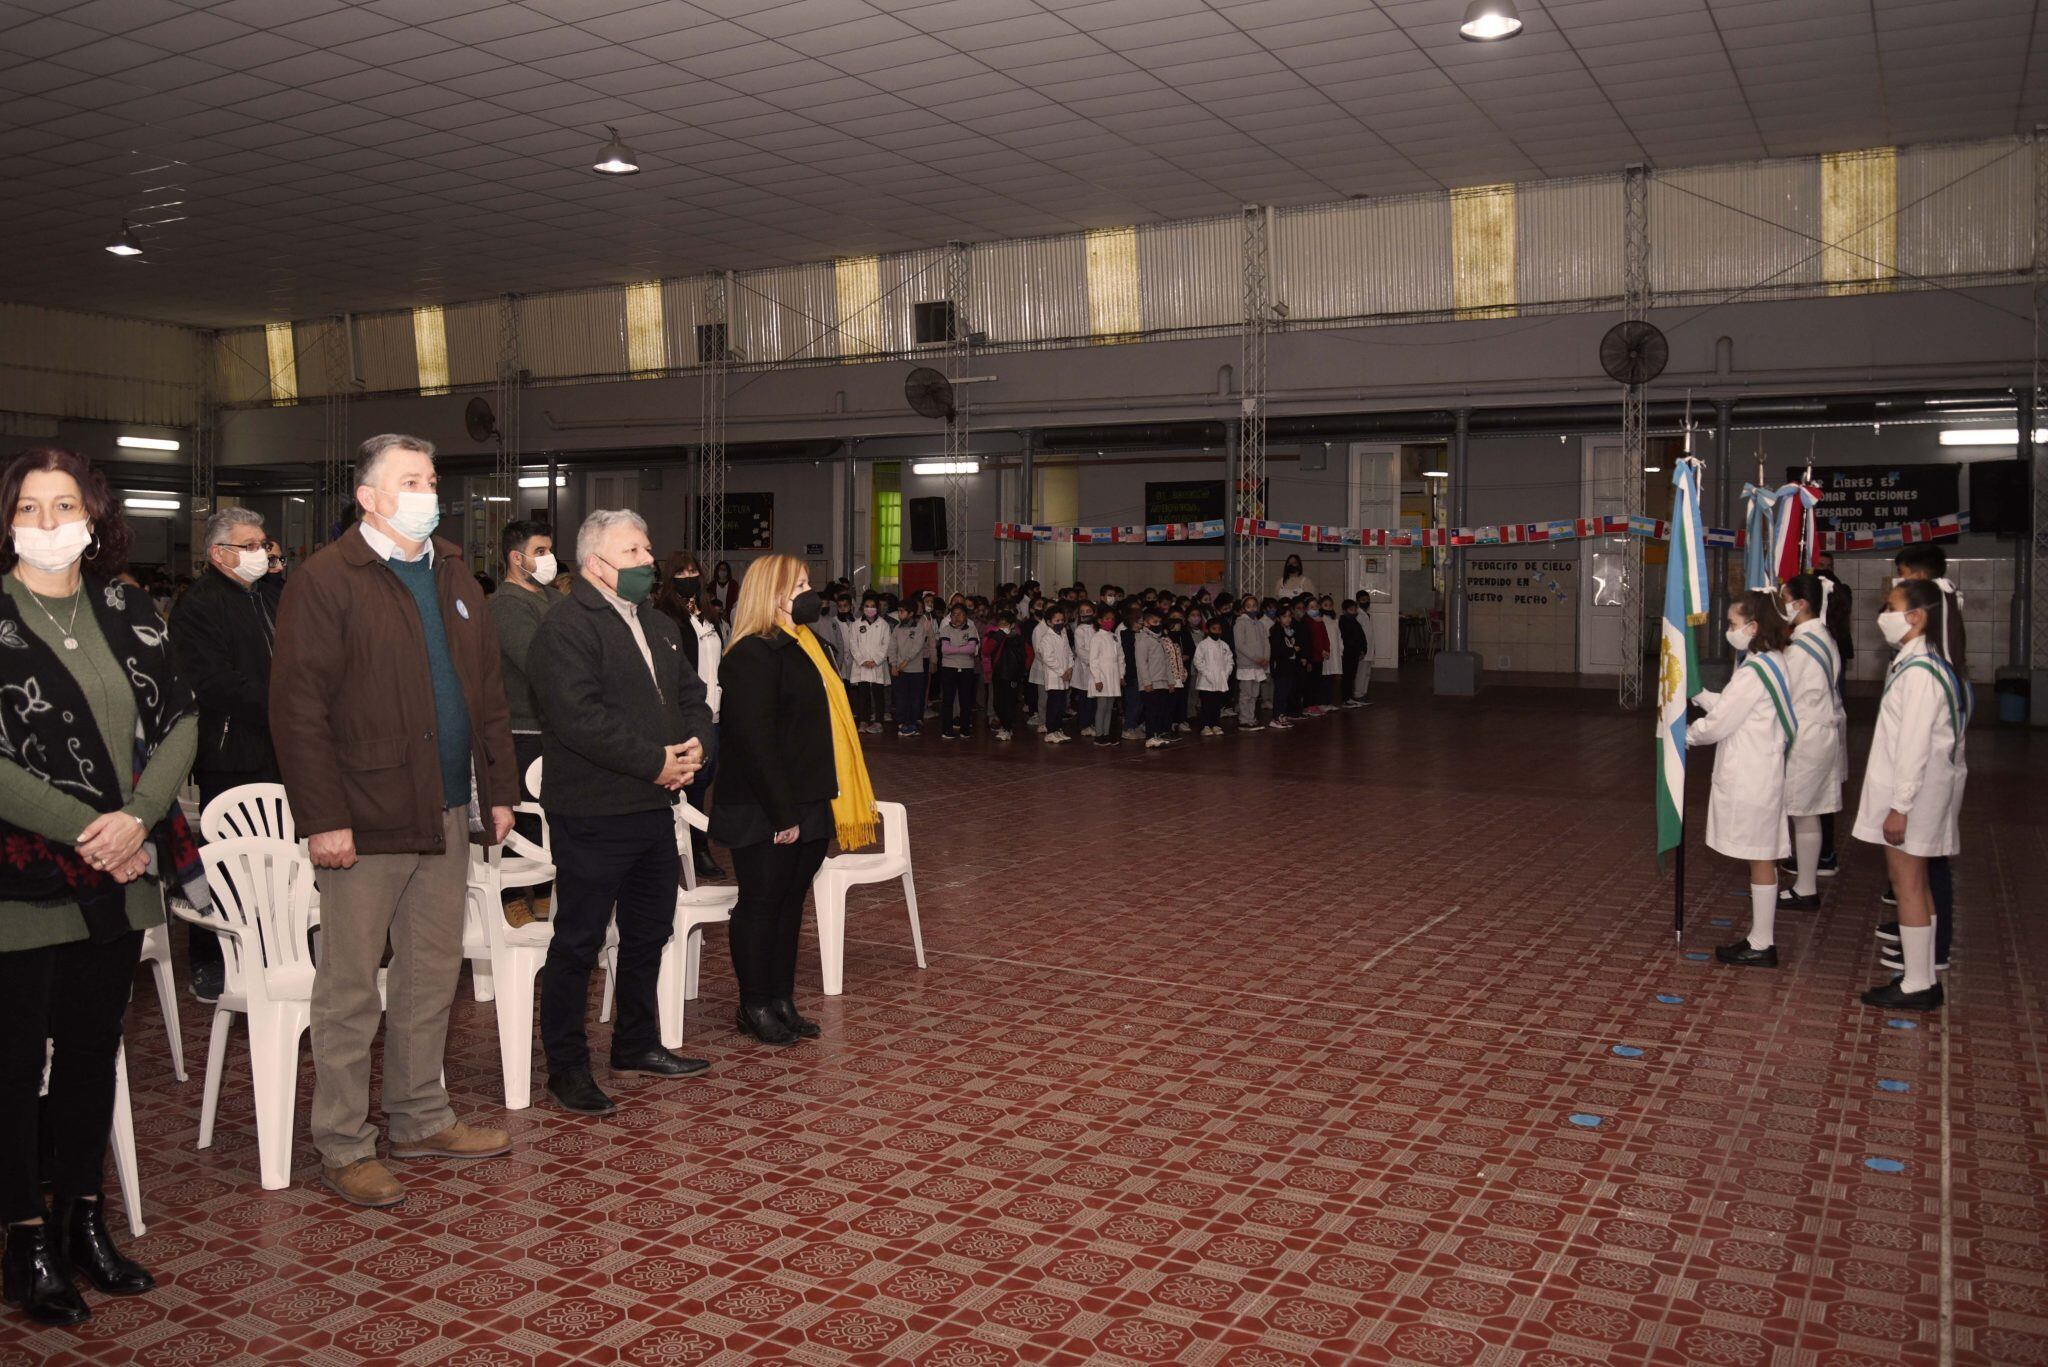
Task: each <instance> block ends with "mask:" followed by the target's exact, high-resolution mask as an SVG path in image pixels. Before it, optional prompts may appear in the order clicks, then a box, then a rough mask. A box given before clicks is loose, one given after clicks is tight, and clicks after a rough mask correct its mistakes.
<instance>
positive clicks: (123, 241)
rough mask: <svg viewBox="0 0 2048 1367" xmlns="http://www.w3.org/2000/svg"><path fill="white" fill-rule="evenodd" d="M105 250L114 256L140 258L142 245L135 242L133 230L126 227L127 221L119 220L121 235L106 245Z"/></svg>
mask: <svg viewBox="0 0 2048 1367" xmlns="http://www.w3.org/2000/svg"><path fill="white" fill-rule="evenodd" d="M107 250H108V251H110V252H112V253H113V254H114V255H116V256H140V255H142V244H141V243H140V242H137V241H136V240H135V230H134V229H133V228H131V227H129V226H128V220H127V219H125V218H124V219H122V220H121V235H120V236H119V237H117V238H115V239H114V240H113V241H112V242H109V243H108V244H107Z"/></svg>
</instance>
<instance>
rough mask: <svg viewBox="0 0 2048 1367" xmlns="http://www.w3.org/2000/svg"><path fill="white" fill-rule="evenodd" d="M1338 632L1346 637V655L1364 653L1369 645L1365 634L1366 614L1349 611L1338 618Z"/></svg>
mask: <svg viewBox="0 0 2048 1367" xmlns="http://www.w3.org/2000/svg"><path fill="white" fill-rule="evenodd" d="M1337 634H1338V635H1339V636H1341V637H1342V638H1343V639H1344V653H1345V654H1346V655H1363V654H1365V652H1366V650H1367V649H1368V647H1369V642H1368V641H1367V639H1366V635H1365V615H1364V614H1363V613H1358V612H1347V613H1345V614H1344V615H1343V616H1341V617H1339V618H1338V619H1337Z"/></svg>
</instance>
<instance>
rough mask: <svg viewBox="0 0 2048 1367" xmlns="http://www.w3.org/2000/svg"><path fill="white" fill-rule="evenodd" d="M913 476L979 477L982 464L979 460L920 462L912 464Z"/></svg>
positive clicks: (911, 471)
mask: <svg viewBox="0 0 2048 1367" xmlns="http://www.w3.org/2000/svg"><path fill="white" fill-rule="evenodd" d="M910 473H911V474H913V475H978V474H980V473H981V462H980V461H978V460H920V461H913V462H911V466H910Z"/></svg>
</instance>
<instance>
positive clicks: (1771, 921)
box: [1685, 591, 1799, 968]
mask: <svg viewBox="0 0 2048 1367" xmlns="http://www.w3.org/2000/svg"><path fill="white" fill-rule="evenodd" d="M1791 640H1792V628H1791V626H1790V624H1788V623H1787V622H1786V621H1785V619H1784V617H1783V616H1782V615H1780V613H1779V612H1778V604H1777V598H1776V596H1775V595H1773V594H1768V593H1757V592H1753V591H1752V592H1749V593H1745V594H1743V595H1741V596H1740V597H1738V598H1736V599H1735V601H1733V602H1731V603H1730V604H1729V605H1728V644H1729V645H1730V646H1732V647H1734V649H1735V652H1736V655H1737V657H1738V658H1739V659H1740V661H1741V662H1740V663H1739V664H1737V665H1736V667H1735V673H1734V674H1733V675H1732V676H1731V677H1730V678H1729V680H1728V687H1727V689H1726V690H1724V691H1723V692H1720V693H1701V694H1700V695H1699V703H1700V705H1701V706H1702V707H1704V708H1705V709H1706V711H1707V714H1706V716H1705V717H1703V718H1701V719H1700V720H1699V721H1696V722H1694V723H1693V724H1692V725H1691V726H1689V727H1687V728H1686V733H1685V739H1686V744H1687V745H1689V746H1691V745H1718V746H1719V747H1720V749H1719V750H1718V751H1717V752H1716V753H1715V756H1714V787H1713V796H1712V798H1711V799H1710V800H1709V801H1708V803H1707V848H1708V849H1710V850H1714V851H1716V852H1717V853H1720V854H1725V855H1727V856H1729V857H1730V858H1732V859H1740V860H1744V861H1746V862H1747V863H1748V865H1749V935H1748V936H1747V937H1746V938H1745V939H1741V940H1737V941H1735V942H1734V943H1733V944H1726V945H1722V946H1720V947H1719V948H1717V949H1716V950H1715V951H1714V956H1715V957H1716V958H1718V959H1719V960H1720V961H1721V962H1722V963H1724V964H1735V965H1738V966H1740V967H1744V968H1776V967H1777V966H1778V947H1777V939H1776V918H1777V914H1778V861H1779V860H1780V859H1783V858H1784V857H1785V856H1786V855H1788V854H1790V853H1791V852H1792V841H1791V838H1790V837H1789V836H1788V835H1787V833H1786V829H1785V757H1786V753H1787V752H1788V751H1789V750H1790V749H1791V747H1792V743H1793V740H1794V738H1795V737H1796V736H1797V735H1798V733H1799V718H1798V715H1797V713H1795V712H1794V711H1793V709H1792V689H1791V681H1790V679H1789V678H1788V677H1787V675H1786V672H1785V654H1784V652H1785V647H1786V646H1788V645H1789V644H1791Z"/></svg>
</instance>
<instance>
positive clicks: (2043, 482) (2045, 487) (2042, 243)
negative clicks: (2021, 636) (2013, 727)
mask: <svg viewBox="0 0 2048 1367" xmlns="http://www.w3.org/2000/svg"><path fill="white" fill-rule="evenodd" d="M2033 398H2034V403H2033V408H2034V420H2033V421H2032V422H2023V423H2022V424H2021V425H2020V448H2019V452H2020V454H2021V455H2022V456H2024V457H2026V458H2027V465H2028V475H2029V478H2030V480H2031V482H2032V486H2033V489H2032V492H2033V499H2032V502H2033V513H2034V517H2033V526H2032V528H2031V529H2030V530H2031V531H2032V533H2033V535H2032V536H2031V537H2030V538H2029V542H2028V545H2029V550H2028V560H2029V561H2030V562H2031V563H2030V564H2029V566H2028V570H2027V589H2028V603H2027V618H2028V629H2029V632H2030V634H2031V635H2032V637H2033V641H2032V643H2031V645H2030V646H2029V648H2028V651H2027V657H2026V658H2027V662H2028V667H2029V669H2030V670H2031V672H2032V677H2031V679H2030V680H2029V682H2028V688H2029V699H2028V701H2029V711H2028V720H2029V721H2031V722H2032V723H2033V724H2034V725H2035V726H2048V443H2042V442H2038V441H2035V440H2034V429H2035V427H2036V425H2037V424H2039V422H2040V420H2041V414H2042V413H2044V412H2048V125H2036V127H2035V129H2034V375H2033ZM2015 663H2017V661H2015Z"/></svg>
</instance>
